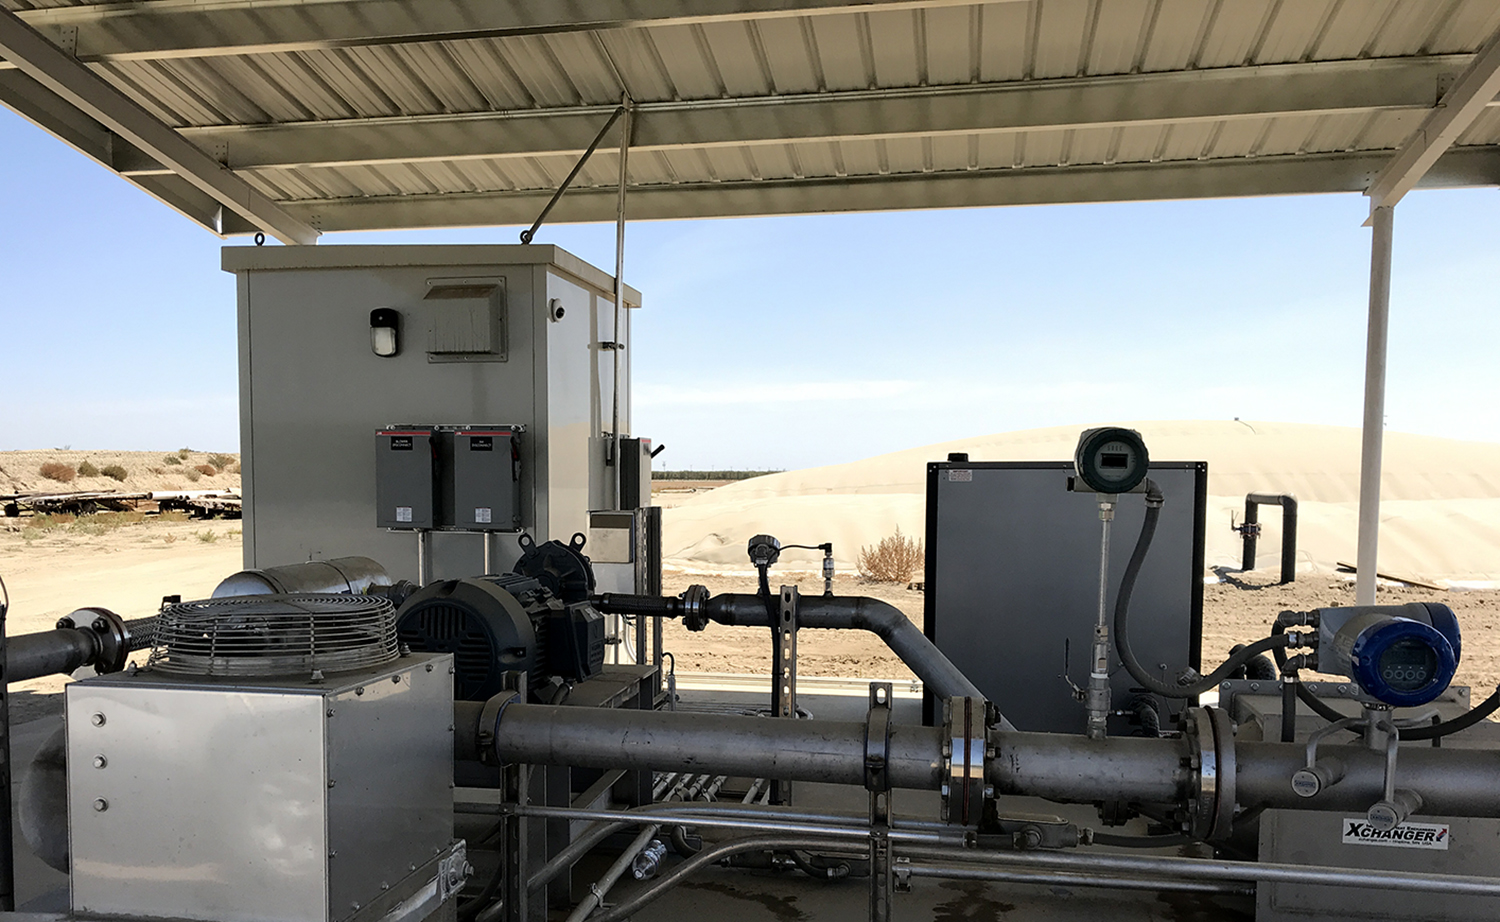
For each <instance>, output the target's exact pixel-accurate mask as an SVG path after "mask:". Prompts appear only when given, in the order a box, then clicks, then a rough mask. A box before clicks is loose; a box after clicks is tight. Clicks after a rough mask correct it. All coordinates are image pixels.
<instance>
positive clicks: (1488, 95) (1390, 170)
mask: <svg viewBox="0 0 1500 922" xmlns="http://www.w3.org/2000/svg"><path fill="white" fill-rule="evenodd" d="M1497 93H1500V33H1496V34H1495V35H1494V36H1493V37H1492V38H1491V39H1490V40H1489V43H1488V44H1486V45H1485V47H1484V48H1483V49H1481V50H1480V52H1479V54H1478V55H1477V56H1476V57H1475V58H1474V60H1473V62H1472V63H1471V64H1470V65H1469V67H1468V69H1467V70H1465V71H1464V72H1463V73H1462V74H1461V75H1459V78H1458V79H1457V80H1456V81H1455V82H1454V84H1453V86H1452V88H1451V89H1449V90H1448V92H1447V93H1444V94H1443V98H1442V99H1441V100H1440V101H1439V102H1438V104H1437V108H1435V109H1433V110H1432V112H1431V113H1430V114H1429V115H1428V116H1427V118H1426V119H1424V120H1423V122H1422V124H1421V126H1420V127H1418V128H1417V130H1416V132H1415V133H1414V134H1413V135H1412V136H1411V138H1410V140H1408V141H1407V142H1406V143H1405V144H1404V145H1402V146H1401V149H1400V150H1399V151H1397V153H1396V156H1395V157H1392V158H1391V161H1390V163H1388V164H1386V166H1385V168H1384V169H1383V170H1381V171H1380V175H1379V176H1377V177H1375V181H1374V182H1373V183H1371V184H1370V189H1369V191H1368V193H1367V194H1368V195H1369V196H1370V214H1371V216H1372V217H1373V216H1374V214H1375V212H1376V210H1377V209H1380V208H1390V207H1394V206H1395V205H1396V203H1397V202H1399V201H1401V197H1402V196H1404V195H1406V193H1408V192H1410V191H1411V190H1412V189H1413V188H1414V187H1415V186H1416V185H1417V183H1418V182H1419V181H1420V180H1421V179H1422V176H1423V174H1424V173H1426V172H1427V171H1428V170H1429V169H1431V168H1432V165H1433V164H1434V163H1436V162H1437V160H1438V158H1439V157H1441V156H1442V155H1443V152H1444V151H1446V150H1447V149H1448V148H1449V147H1451V146H1453V143H1454V142H1455V141H1457V140H1458V139H1459V136H1461V135H1462V134H1463V133H1464V132H1465V131H1466V130H1468V128H1469V126H1470V125H1472V124H1473V123H1474V119H1476V118H1478V117H1479V113H1481V112H1483V111H1484V107H1485V106H1487V105H1490V104H1491V103H1493V102H1494V100H1495V95H1496V94H1497Z"/></svg>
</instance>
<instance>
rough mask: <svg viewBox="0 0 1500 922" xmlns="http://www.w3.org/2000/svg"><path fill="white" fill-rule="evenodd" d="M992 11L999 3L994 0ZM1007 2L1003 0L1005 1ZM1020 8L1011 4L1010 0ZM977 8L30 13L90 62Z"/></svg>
mask: <svg viewBox="0 0 1500 922" xmlns="http://www.w3.org/2000/svg"><path fill="white" fill-rule="evenodd" d="M991 2H995V0H991ZM1002 2H1005V0H1002ZM1011 2H1013V0H1011ZM971 3H972V0H592V2H589V3H557V2H538V0H420V2H412V0H314V2H301V3H289V2H276V0H271V2H266V0H220V2H216V3H209V4H205V3H201V2H197V0H145V2H136V3H128V4H124V3H100V4H94V5H88V6H69V7H58V8H47V9H37V10H27V11H24V12H22V13H21V14H20V16H21V18H22V19H24V20H26V22H27V23H29V24H30V25H32V26H34V27H36V28H39V29H43V30H46V31H48V32H49V33H51V34H55V35H58V36H59V37H60V36H62V35H64V34H66V35H67V36H68V41H69V42H70V43H71V42H76V45H77V54H78V57H79V59H80V60H83V61H109V60H151V59H161V58H178V57H210V56H214V55H226V54H269V53H275V52H284V51H315V50H321V49H328V48H350V47H359V46H366V45H393V44H407V43H412V42H430V41H444V40H454V39H473V38H503V37H505V36H511V35H540V34H547V33H556V32H585V31H597V30H600V29H630V28H641V27H646V26H661V25H681V24H689V23H708V22H719V21H724V20H743V19H768V18H775V17H786V16H809V15H820V14H829V13H855V12H875V11H880V10H902V9H917V8H922V7H939V6H967V5H970V4H971Z"/></svg>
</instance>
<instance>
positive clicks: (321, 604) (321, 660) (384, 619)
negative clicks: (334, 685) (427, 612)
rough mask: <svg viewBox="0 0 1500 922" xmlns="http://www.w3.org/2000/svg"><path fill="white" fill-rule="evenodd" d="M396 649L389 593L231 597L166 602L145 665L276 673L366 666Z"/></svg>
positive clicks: (215, 672)
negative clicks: (371, 594) (380, 594)
mask: <svg viewBox="0 0 1500 922" xmlns="http://www.w3.org/2000/svg"><path fill="white" fill-rule="evenodd" d="M398 655H399V653H398V649H397V643H396V610H395V607H394V606H393V605H392V604H391V602H390V600H389V599H383V598H377V597H373V596H357V595H335V594H311V593H308V594H300V595H260V596H235V597H229V598H220V599H204V600H202V601H199V602H179V603H178V604H176V605H171V606H169V607H167V608H166V609H164V610H163V611H162V613H161V615H160V616H159V617H158V618H157V622H156V631H155V634H154V636H153V637H152V644H151V657H150V659H149V660H148V661H147V667H148V668H151V669H158V670H160V671H162V672H168V673H176V674H179V675H197V676H281V675H297V674H299V673H311V672H312V671H313V670H321V671H323V672H347V671H350V670H353V669H366V668H370V667H374V666H380V665H384V664H385V663H389V662H391V661H392V660H395V659H396V658H397V656H398Z"/></svg>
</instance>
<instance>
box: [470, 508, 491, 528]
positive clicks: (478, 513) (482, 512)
mask: <svg viewBox="0 0 1500 922" xmlns="http://www.w3.org/2000/svg"><path fill="white" fill-rule="evenodd" d="M492 521H493V519H492V518H491V517H490V507H488V506H475V507H474V523H475V524H476V525H488V524H490V522H492Z"/></svg>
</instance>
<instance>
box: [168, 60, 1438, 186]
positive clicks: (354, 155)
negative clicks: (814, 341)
mask: <svg viewBox="0 0 1500 922" xmlns="http://www.w3.org/2000/svg"><path fill="white" fill-rule="evenodd" d="M1466 63H1467V57H1466V56H1459V57H1448V56H1443V57H1432V58H1424V59H1419V60H1376V61H1369V60H1366V61H1348V62H1336V63H1320V64H1282V65H1272V66H1264V67H1246V68H1234V69H1225V70H1217V71H1194V72H1179V73H1166V74H1137V75H1130V76H1111V77H1084V78H1076V79H1065V80H1045V81H1032V82H1026V83H1015V84H990V85H982V86H964V87H924V88H910V89H885V90H860V91H853V92H836V93H813V94H806V95H796V96H779V97H769V98H764V99H733V100H720V99H711V100H694V101H683V102H661V103H640V102H638V103H636V106H635V112H634V115H635V120H636V123H635V129H634V131H633V133H632V135H631V137H632V142H631V149H632V150H634V151H636V152H638V153H651V152H667V151H672V150H678V149H684V148H712V147H734V146H741V145H754V144H782V143H785V142H788V141H792V142H811V141H830V140H844V139H871V138H886V139H892V138H900V137H912V136H919V137H927V136H941V135H948V134H964V135H967V134H986V133H1004V132H1019V131H1031V130H1037V129H1070V128H1095V127H1116V126H1147V125H1160V124H1170V123H1180V122H1193V121H1216V120H1221V119H1241V118H1247V119H1248V118H1266V117H1271V116H1284V115H1292V116H1298V115H1302V116H1312V115H1338V114H1344V113H1361V114H1370V113H1374V112H1381V111H1397V110H1405V109H1410V110H1425V109H1427V108H1428V107H1429V106H1430V105H1431V101H1432V98H1433V96H1434V94H1435V93H1436V88H1437V85H1438V80H1439V78H1440V77H1442V76H1444V75H1452V74H1454V73H1456V72H1457V71H1458V70H1460V69H1461V68H1462V67H1463V66H1464V65H1465V64H1466ZM612 109H613V107H583V108H576V107H575V108H559V109H545V110H528V111H523V112H500V113H495V112H482V113H461V114H445V115H431V116H405V117H396V118H371V119H343V120H335V121H322V122H298V123H295V124H283V125H241V126H214V127H206V128H186V129H181V133H182V135H183V136H184V137H186V138H188V139H190V140H192V141H193V142H194V143H196V144H197V145H198V146H199V147H200V148H202V149H204V150H214V151H222V152H224V157H225V161H226V163H227V164H228V165H229V166H230V167H231V168H233V169H251V168H256V169H262V168H301V167H319V166H351V165H358V164H377V163H401V162H420V161H432V160H464V159H498V158H505V157H535V156H549V155H558V156H568V157H577V156H579V155H580V154H581V153H582V152H583V150H584V149H585V148H587V146H588V144H589V142H590V141H591V140H592V139H593V137H594V133H595V132H597V131H598V130H599V125H600V124H602V123H603V121H604V120H605V119H606V118H608V116H609V113H610V112H611V111H612ZM145 168H146V169H149V164H148V165H145Z"/></svg>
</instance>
